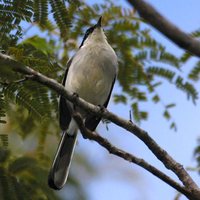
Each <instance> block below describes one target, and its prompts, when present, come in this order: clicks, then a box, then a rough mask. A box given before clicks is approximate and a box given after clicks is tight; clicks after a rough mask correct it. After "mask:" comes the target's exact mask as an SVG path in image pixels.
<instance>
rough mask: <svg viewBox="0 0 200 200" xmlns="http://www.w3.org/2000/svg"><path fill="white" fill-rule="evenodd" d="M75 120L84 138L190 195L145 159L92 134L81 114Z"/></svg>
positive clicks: (76, 115) (74, 116) (75, 116)
mask: <svg viewBox="0 0 200 200" xmlns="http://www.w3.org/2000/svg"><path fill="white" fill-rule="evenodd" d="M73 118H74V119H75V121H76V123H77V124H78V126H79V129H80V131H81V134H82V135H83V138H85V139H89V140H94V141H95V142H97V143H98V144H99V145H101V146H103V147H104V148H105V149H107V150H108V152H109V153H111V154H113V155H116V156H118V157H121V158H123V159H124V160H126V161H128V162H131V163H134V164H136V165H139V166H140V167H142V168H144V169H146V170H147V171H149V172H150V173H152V174H154V175H155V176H156V177H157V178H159V179H161V180H162V181H164V182H165V183H167V184H168V185H170V186H171V187H173V188H175V189H176V190H177V191H179V192H181V193H182V194H184V195H186V196H187V195H188V191H187V190H186V188H184V187H183V186H181V185H180V184H178V183H177V182H175V181H174V180H173V179H171V178H170V177H169V176H167V175H165V174H164V173H163V172H161V171H160V170H158V169H157V168H155V167H154V166H152V165H151V164H149V163H147V162H146V161H145V160H144V159H141V158H138V157H136V156H134V155H133V154H130V153H128V152H126V151H123V150H122V149H119V148H117V147H115V146H113V145H112V144H111V143H110V142H109V141H108V140H107V139H105V138H103V137H101V136H100V135H99V134H97V133H94V132H91V131H90V130H88V129H86V128H85V126H84V124H83V120H82V118H81V116H80V114H78V113H75V114H74V115H73Z"/></svg>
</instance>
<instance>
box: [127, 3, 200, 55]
mask: <svg viewBox="0 0 200 200" xmlns="http://www.w3.org/2000/svg"><path fill="white" fill-rule="evenodd" d="M127 1H128V2H129V3H130V4H131V5H132V6H133V7H134V8H135V9H136V10H137V11H138V13H139V15H140V16H141V17H142V18H143V19H144V20H146V21H147V22H148V23H149V24H150V25H152V26H153V27H154V28H156V29H157V30H158V31H160V32H161V33H162V34H164V35H165V36H166V37H167V38H169V39H170V40H171V41H172V42H174V43H175V44H177V45H178V46H179V47H181V48H182V49H184V50H186V51H189V52H190V53H191V54H194V55H196V56H197V57H200V41H199V40H197V39H195V38H193V37H192V36H190V35H189V34H186V33H185V32H183V31H182V30H180V29H179V28H178V27H176V26H175V25H174V24H172V23H171V22H170V21H168V20H167V19H166V18H165V17H164V16H162V15H161V14H160V13H159V12H158V11H157V10H156V9H155V8H154V7H153V6H151V5H150V4H149V3H147V2H146V1H144V0H127Z"/></svg>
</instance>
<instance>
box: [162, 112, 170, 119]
mask: <svg viewBox="0 0 200 200" xmlns="http://www.w3.org/2000/svg"><path fill="white" fill-rule="evenodd" d="M163 116H164V117H165V118H166V119H167V120H169V119H170V118H171V115H170V114H169V112H168V111H167V110H165V111H164V113H163Z"/></svg>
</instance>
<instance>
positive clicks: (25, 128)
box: [0, 0, 200, 200]
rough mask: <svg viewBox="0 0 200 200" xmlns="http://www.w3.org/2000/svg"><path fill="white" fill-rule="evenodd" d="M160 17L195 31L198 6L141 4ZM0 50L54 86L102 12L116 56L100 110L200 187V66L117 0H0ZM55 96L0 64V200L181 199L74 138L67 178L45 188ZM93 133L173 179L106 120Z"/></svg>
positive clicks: (53, 143)
mask: <svg viewBox="0 0 200 200" xmlns="http://www.w3.org/2000/svg"><path fill="white" fill-rule="evenodd" d="M148 2H149V3H150V4H151V5H153V6H154V7H155V8H156V9H157V10H158V11H159V12H160V13H162V14H163V15H164V16H165V17H166V18H167V19H169V20H170V21H171V22H173V23H174V24H175V25H177V26H178V27H180V28H181V29H182V30H183V31H185V32H187V33H190V34H191V35H192V36H193V37H196V38H199V37H200V29H199V27H200V26H199V23H200V17H199V7H200V2H198V1H196V0H191V1H190V2H189V1H186V0H177V1H172V0H162V2H161V1H159V0H149V1H148ZM0 10H1V12H0V49H1V52H2V53H6V54H8V55H10V56H12V57H13V58H15V59H16V60H17V61H18V62H21V63H23V64H25V65H27V66H29V67H31V68H33V69H35V70H37V71H39V72H41V73H43V74H45V75H46V76H48V77H51V78H53V79H55V80H57V81H58V82H61V81H62V78H63V75H64V71H65V67H66V63H67V60H68V58H69V57H71V56H72V55H73V54H74V53H75V52H76V50H77V49H78V47H79V45H80V43H81V40H82V38H83V35H84V32H85V30H86V29H87V28H88V27H89V26H91V25H93V24H94V23H95V22H96V21H97V19H98V17H99V16H101V15H102V16H103V22H102V23H103V26H104V30H105V33H106V35H107V38H108V41H109V43H110V44H111V46H112V47H113V48H114V49H115V51H116V53H117V55H118V58H119V75H118V80H117V83H116V84H115V87H114V91H113V96H112V98H111V100H110V103H109V106H108V109H109V110H110V111H111V112H113V113H115V114H117V115H119V116H121V117H123V118H125V119H130V113H131V117H132V120H133V121H134V122H135V123H137V124H138V125H139V126H140V127H141V128H143V129H144V130H146V131H148V132H149V134H150V135H151V137H152V138H154V139H155V141H156V142H157V143H158V144H159V145H160V146H161V147H162V148H163V149H165V150H166V151H167V152H168V153H169V154H170V155H171V156H172V157H173V158H174V159H175V160H176V161H178V162H180V163H181V164H183V166H184V167H185V168H187V170H188V171H189V173H190V175H191V176H192V177H193V178H194V180H195V181H196V183H197V184H198V185H200V177H199V166H200V143H199V142H198V138H199V134H200V126H199V116H200V106H199V105H200V102H199V99H198V93H199V86H200V84H199V73H200V62H199V60H198V59H197V58H195V57H193V56H192V55H190V54H189V53H187V52H184V51H183V50H181V49H180V48H178V47H177V46H176V45H175V44H173V43H172V42H170V41H169V40H168V39H166V38H165V37H164V36H163V35H162V34H160V33H159V32H157V31H156V30H155V29H154V28H153V27H151V26H149V25H148V24H147V23H146V22H145V21H144V20H142V19H140V18H139V16H138V14H137V11H136V10H135V9H134V8H132V7H131V6H130V5H129V4H128V3H127V2H126V1H122V0H120V1H114V0H113V1H112V0H109V1H78V0H76V1H61V0H58V1H55V0H24V1H20V0H3V1H1V2H0ZM57 101H58V95H57V94H56V93H55V92H54V91H51V90H49V89H48V88H46V87H44V86H42V85H40V84H38V83H35V82H32V81H30V80H25V79H24V77H23V76H22V75H21V74H18V73H13V72H12V71H11V70H9V68H7V67H5V66H0V122H1V123H0V171H1V172H0V199H5V200H9V199H10V200H15V199H16V200H17V199H41V200H43V199H50V200H51V199H52V200H54V199H63V200H84V199H86V200H109V199H115V200H119V199H125V200H147V199H148V200H160V199H163V200H173V199H180V200H184V199H186V198H185V197H184V196H182V195H180V196H179V194H178V193H177V192H176V191H175V190H174V189H173V188H171V187H170V186H168V185H167V184H165V183H164V182H162V181H160V180H159V179H158V178H156V177H155V176H153V175H152V174H150V173H149V172H147V171H146V170H144V169H142V168H140V167H138V166H136V165H134V164H131V163H129V162H127V161H124V160H122V159H120V158H118V157H116V156H113V155H110V154H109V153H108V152H107V151H106V150H105V149H104V148H102V147H101V146H99V145H98V144H97V143H95V142H93V141H89V140H85V139H83V138H82V136H81V135H79V139H78V144H77V147H76V150H75V156H74V158H73V162H72V166H71V170H70V174H69V180H68V182H67V184H66V186H65V187H64V188H63V189H62V190H61V191H53V190H51V189H49V188H48V185H47V176H48V170H49V168H50V166H51V162H52V159H53V156H54V153H55V151H56V148H57V145H58V142H59V138H60V130H59V126H58V118H57V116H58V110H57ZM97 132H98V133H99V134H101V135H102V136H103V137H105V138H107V139H108V140H109V141H110V142H111V143H112V144H114V145H115V146H117V147H119V148H121V149H123V150H125V151H127V152H130V153H132V154H134V155H136V156H138V157H141V158H144V159H145V160H146V161H148V162H149V163H151V164H152V165H154V166H156V167H157V168H159V169H160V170H162V171H163V172H165V173H166V174H168V175H169V176H170V177H172V178H174V179H175V180H177V181H178V179H177V178H176V176H175V175H174V174H172V173H171V172H170V171H168V170H167V169H165V168H164V167H163V165H162V163H160V162H159V161H158V160H157V159H156V158H155V156H154V155H153V154H152V153H151V152H150V151H149V149H148V148H147V147H146V146H145V145H144V144H143V143H142V142H141V141H140V140H138V139H137V138H136V137H134V136H133V135H132V134H129V133H128V132H127V131H125V130H123V129H122V128H120V127H117V126H116V125H115V124H112V123H109V122H107V121H106V122H104V123H101V124H100V125H99V126H98V128H97Z"/></svg>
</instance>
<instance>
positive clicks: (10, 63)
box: [0, 53, 200, 200]
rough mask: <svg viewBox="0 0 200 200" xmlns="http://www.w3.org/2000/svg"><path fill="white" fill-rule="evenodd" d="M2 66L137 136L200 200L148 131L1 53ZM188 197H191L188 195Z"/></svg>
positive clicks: (194, 199)
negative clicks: (44, 86) (89, 101)
mask: <svg viewBox="0 0 200 200" xmlns="http://www.w3.org/2000/svg"><path fill="white" fill-rule="evenodd" d="M0 66H1V67H4V66H6V67H7V68H10V69H12V70H14V71H16V72H20V73H22V74H24V75H25V76H27V78H29V79H31V80H33V81H36V82H38V83H41V84H43V85H46V86H47V87H49V88H51V89H53V90H54V91H56V92H57V93H58V94H61V95H63V96H64V97H65V98H66V99H68V100H69V101H71V102H72V103H74V104H75V105H76V106H79V107H81V108H82V109H84V110H85V111H87V112H91V113H93V114H95V115H96V116H100V117H103V118H104V119H108V120H110V121H111V122H113V123H115V124H117V125H118V126H121V127H123V128H124V129H126V130H128V131H129V132H130V133H132V134H134V135H135V136H137V137H138V138H139V139H141V140H142V141H143V142H144V143H145V144H146V145H147V146H148V148H149V149H150V150H151V151H152V152H153V154H154V155H155V156H156V157H157V158H158V159H159V160H160V161H161V162H162V163H163V164H164V165H165V167H166V168H167V169H170V170H171V171H173V172H174V173H175V174H176V175H177V176H178V178H179V179H180V181H181V182H182V183H183V185H184V186H185V189H186V190H187V191H188V192H189V194H190V195H191V198H189V199H192V200H200V189H199V188H198V186H197V185H196V183H195V182H194V181H193V180H192V178H191V177H190V175H189V174H188V173H187V172H186V170H185V169H184V168H183V166H182V165H181V164H179V163H177V162H176V161H175V160H174V159H173V158H172V157H171V156H170V155H169V154H168V153H167V152H166V151H165V150H163V149H162V148H161V147H160V146H159V145H158V144H157V143H156V142H155V141H154V140H153V139H152V138H151V137H150V136H149V135H148V133H147V132H146V131H144V130H142V129H141V128H140V127H138V126H137V125H135V124H134V123H132V122H130V121H128V120H125V119H123V118H120V117H118V116H117V115H115V114H113V113H111V112H109V111H108V110H107V109H102V108H99V107H98V106H94V105H92V104H90V103H88V102H86V101H84V100H83V99H81V98H79V97H77V96H76V95H73V94H72V93H70V92H68V91H67V90H65V88H64V87H63V86H62V85H61V84H59V83H57V82H56V81H55V80H53V79H50V78H48V77H46V76H44V75H42V74H40V73H39V72H36V71H34V70H33V69H31V68H29V67H26V66H24V65H23V64H21V63H19V62H17V61H15V60H13V59H12V58H10V57H9V56H5V55H3V54H1V53H0ZM187 197H189V196H188V195H187Z"/></svg>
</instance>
